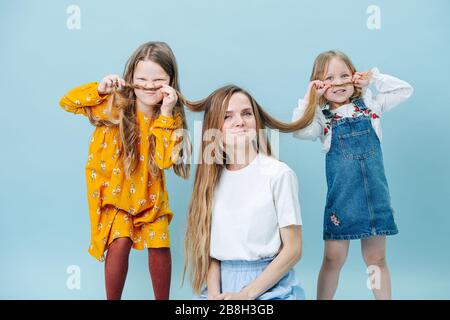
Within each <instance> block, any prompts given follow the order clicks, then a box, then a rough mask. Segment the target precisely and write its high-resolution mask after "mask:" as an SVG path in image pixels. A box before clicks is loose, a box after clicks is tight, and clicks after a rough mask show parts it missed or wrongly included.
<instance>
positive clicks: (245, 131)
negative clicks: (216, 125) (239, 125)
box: [230, 130, 247, 134]
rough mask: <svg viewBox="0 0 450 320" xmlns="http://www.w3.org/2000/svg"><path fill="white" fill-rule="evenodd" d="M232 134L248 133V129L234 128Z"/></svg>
mask: <svg viewBox="0 0 450 320" xmlns="http://www.w3.org/2000/svg"><path fill="white" fill-rule="evenodd" d="M230 133H231V134H244V133H247V130H234V131H230Z"/></svg>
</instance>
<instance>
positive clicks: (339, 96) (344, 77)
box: [323, 57, 355, 107]
mask: <svg viewBox="0 0 450 320" xmlns="http://www.w3.org/2000/svg"><path fill="white" fill-rule="evenodd" d="M323 81H324V82H325V84H331V85H340V84H343V83H347V82H351V81H352V72H351V70H350V68H349V67H348V66H347V64H345V62H344V61H343V60H342V59H339V58H338V57H334V58H332V59H331V60H330V63H329V64H328V68H327V71H326V72H325V77H324V79H323ZM354 92H355V88H354V87H353V85H352V84H349V85H346V86H343V87H331V88H330V89H328V90H327V91H326V92H325V99H327V100H328V101H329V102H330V104H331V107H333V105H334V106H336V105H342V104H346V103H349V102H350V97H351V96H352V95H353V93H354Z"/></svg>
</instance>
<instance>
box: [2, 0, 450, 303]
mask: <svg viewBox="0 0 450 320" xmlns="http://www.w3.org/2000/svg"><path fill="white" fill-rule="evenodd" d="M430 3H431V2H430V1H425V0H415V1H406V0H402V1H387V0H383V1H382V0H370V1H365V0H362V1H350V0H341V1H320V2H313V1H294V0H290V1H288V0H283V1H275V0H270V1H269V0H265V1H256V0H252V1H249V0H247V1H242V0H226V1H224V0H222V1H207V0H191V1H173V0H171V1H167V0H165V1H131V0H130V1H86V0H85V1H82V0H77V1H74V2H72V1H49V0H46V1H5V0H2V1H0V36H1V47H2V50H1V60H0V70H1V78H0V81H1V82H0V84H1V92H2V106H1V110H2V111H1V115H2V124H1V126H0V130H1V135H0V136H1V156H0V174H1V183H0V213H1V217H0V218H1V221H0V228H1V231H0V237H1V238H0V246H1V248H0V283H1V286H0V298H3V299H103V298H104V297H105V293H104V275H103V267H104V265H103V264H100V263H98V262H97V261H96V260H94V259H92V258H91V257H90V256H89V255H88V253H87V247H88V244H89V218H88V207H87V200H86V186H85V179H84V165H85V161H86V157H87V148H88V143H89V139H90V134H91V133H92V131H93V127H92V126H91V125H90V123H89V122H88V121H87V119H86V118H84V117H82V116H75V115H72V114H69V113H66V112H63V111H62V109H60V107H59V106H58V102H59V99H60V98H61V96H62V95H63V94H64V93H65V92H66V91H68V90H69V89H71V88H73V87H75V86H78V85H80V84H83V83H87V82H90V81H98V80H100V79H101V78H102V77H103V76H104V75H106V74H110V73H118V74H121V73H122V71H123V67H124V65H125V62H126V60H127V58H128V57H129V56H130V55H131V53H132V52H133V51H134V50H135V49H136V48H137V47H138V46H139V45H140V44H142V43H144V42H146V41H149V40H161V41H166V42H167V43H168V44H169V45H170V46H171V47H172V49H173V51H174V53H175V55H176V57H177V60H178V64H179V69H180V80H181V88H182V91H183V93H184V94H185V95H186V96H187V97H188V98H190V99H197V98H201V97H204V96H206V95H207V94H209V93H210V92H211V91H212V90H213V89H215V88H217V87H219V86H221V85H224V84H227V83H236V84H238V85H241V86H243V87H244V88H246V89H248V90H249V91H250V92H251V93H252V94H253V95H254V97H255V98H256V99H257V100H258V101H259V102H260V103H261V104H262V105H263V106H264V107H265V108H266V109H267V110H268V111H269V112H270V113H271V114H272V115H274V116H276V117H278V118H279V119H282V120H286V121H287V120H290V119H291V114H292V109H293V107H295V106H296V103H297V99H298V98H299V97H302V96H303V95H304V92H305V90H306V88H307V84H308V79H309V75H310V72H311V68H312V63H313V61H314V58H315V57H316V55H317V54H318V53H320V52H322V51H324V50H328V49H333V48H336V49H340V50H342V51H344V52H346V53H347V54H348V55H349V56H350V57H351V58H352V60H353V62H354V64H355V65H356V66H357V68H358V69H359V70H367V69H369V68H371V67H373V66H378V67H379V69H380V70H381V71H382V72H384V73H388V74H392V75H395V76H397V77H399V78H401V79H404V80H406V81H408V82H410V83H411V84H412V85H413V87H414V89H415V93H414V95H413V97H412V98H411V99H410V100H408V101H407V102H406V103H404V104H402V105H401V106H400V107H398V108H396V109H394V110H393V111H392V112H390V113H388V114H385V116H384V118H383V119H382V123H383V134H384V140H383V151H384V158H385V166H386V173H387V176H388V180H389V184H390V189H391V196H392V199H393V207H394V208H395V209H396V220H397V223H398V227H399V230H400V234H399V235H398V236H395V237H390V238H388V264H389V267H390V271H391V276H392V287H393V297H394V298H396V299H422V298H423V299H449V298H450V273H449V272H448V271H449V270H450V250H449V248H448V246H449V244H450V232H449V231H448V230H449V225H450V212H449V199H450V192H449V191H450V188H449V185H448V181H449V180H450V169H449V164H450V148H449V147H450V146H449V144H450V143H449V140H448V132H449V124H448V123H449V112H448V104H449V102H450V93H449V92H450V90H448V89H447V85H448V83H447V82H446V81H447V80H448V76H449V73H450V68H449V58H448V52H449V49H450V45H449V41H448V40H449V38H450V37H449V36H450V22H449V21H450V19H449V16H448V14H449V12H450V2H449V1H446V0H441V1H439V0H436V1H433V2H432V3H433V4H432V5H430ZM71 4H75V5H78V6H79V8H80V10H81V29H79V30H69V29H68V28H67V27H66V20H67V19H68V18H69V16H70V14H68V13H66V9H67V7H68V6H69V5H71ZM372 4H374V5H377V6H379V7H380V9H381V29H380V30H369V29H368V28H367V26H366V21H367V19H368V18H369V14H368V13H366V9H367V7H368V6H369V5H372ZM201 117H202V115H201V114H195V115H194V114H192V113H189V114H188V120H189V125H190V128H191V130H192V129H193V121H194V120H200V119H201ZM280 140H281V143H280V158H281V160H283V161H284V162H286V163H287V164H288V165H289V166H291V167H292V168H293V169H294V170H295V171H296V173H297V175H298V177H299V180H300V199H301V206H302V214H303V220H304V228H303V235H304V237H303V257H302V260H301V261H300V262H299V264H298V265H297V266H296V267H295V269H296V272H297V276H298V277H299V279H300V280H301V282H302V284H303V286H304V288H305V290H306V293H307V298H309V299H314V298H315V294H316V281H317V275H318V272H319V269H320V265H321V260H322V254H323V241H322V211H323V205H324V201H325V192H326V185H325V174H324V156H323V155H322V154H321V152H320V144H319V143H317V142H316V143H311V142H305V141H299V140H296V139H294V138H293V137H292V136H291V135H281V137H280ZM192 177H193V174H192ZM192 177H191V179H190V180H188V181H184V180H182V179H180V178H178V177H176V176H175V175H174V174H173V172H172V171H170V173H168V191H169V197H170V205H171V208H172V209H173V210H174V212H175V218H174V220H173V223H172V224H171V227H170V228H171V229H170V230H171V239H172V257H173V276H172V290H171V298H172V299H190V298H191V291H190V286H189V284H188V283H185V285H184V286H182V287H181V275H182V270H183V258H184V251H183V250H184V249H183V248H184V243H183V237H184V229H185V221H186V210H187V206H188V201H189V198H190V193H191V192H190V191H191V190H192V182H193V178H192ZM70 265H77V266H79V267H80V270H81V289H80V290H69V289H68V288H67V286H66V281H67V278H68V277H69V275H68V274H67V273H66V270H67V268H68V266H70ZM365 270H366V269H365V265H364V262H363V260H362V257H361V253H360V242H359V241H355V242H352V243H351V247H350V254H349V256H348V260H347V263H346V265H345V266H344V268H343V270H342V273H341V279H340V285H339V288H338V291H337V294H336V298H337V299H371V298H372V294H371V292H370V291H369V290H368V289H367V287H366V273H365ZM123 298H125V299H150V298H151V299H152V298H153V293H152V289H151V283H150V277H149V274H148V270H147V253H146V252H144V251H132V254H131V256H130V269H129V274H128V279H127V282H126V286H125V290H124V295H123Z"/></svg>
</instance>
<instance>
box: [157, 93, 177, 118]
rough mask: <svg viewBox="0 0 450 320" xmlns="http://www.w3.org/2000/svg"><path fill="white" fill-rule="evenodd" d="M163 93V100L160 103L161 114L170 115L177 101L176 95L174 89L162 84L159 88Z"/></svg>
mask: <svg viewBox="0 0 450 320" xmlns="http://www.w3.org/2000/svg"><path fill="white" fill-rule="evenodd" d="M160 90H161V93H162V94H163V101H162V105H161V114H162V115H163V116H166V117H171V116H172V110H173V107H174V106H175V104H176V103H177V100H178V96H177V93H176V92H175V90H174V89H173V88H172V87H171V86H168V85H163V86H162V88H161V89H160Z"/></svg>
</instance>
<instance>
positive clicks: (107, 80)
mask: <svg viewBox="0 0 450 320" xmlns="http://www.w3.org/2000/svg"><path fill="white" fill-rule="evenodd" d="M124 86H125V80H123V79H122V78H121V77H119V76H118V75H116V74H110V75H107V76H106V77H104V78H103V79H102V81H101V82H100V84H99V85H98V87H97V91H98V93H99V94H110V93H111V92H112V91H113V89H114V88H115V87H116V88H118V89H119V90H121V89H122V87H124Z"/></svg>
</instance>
